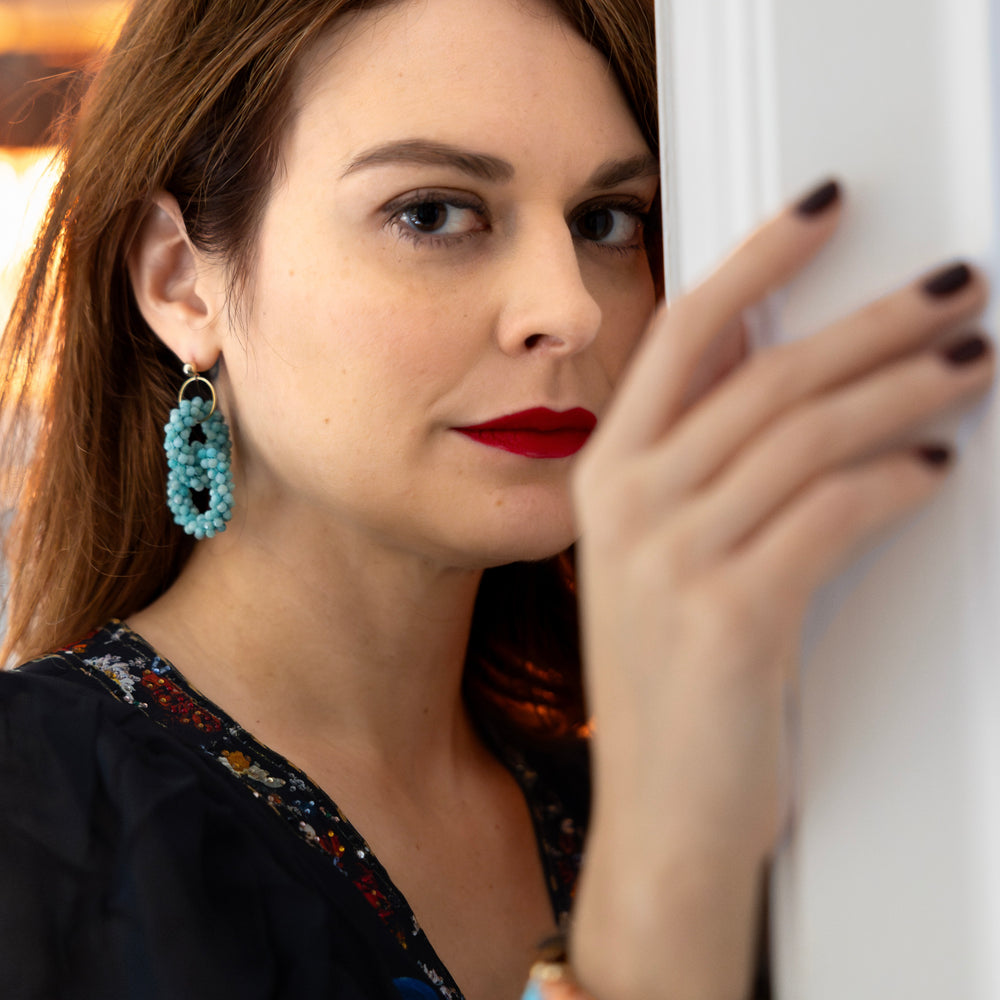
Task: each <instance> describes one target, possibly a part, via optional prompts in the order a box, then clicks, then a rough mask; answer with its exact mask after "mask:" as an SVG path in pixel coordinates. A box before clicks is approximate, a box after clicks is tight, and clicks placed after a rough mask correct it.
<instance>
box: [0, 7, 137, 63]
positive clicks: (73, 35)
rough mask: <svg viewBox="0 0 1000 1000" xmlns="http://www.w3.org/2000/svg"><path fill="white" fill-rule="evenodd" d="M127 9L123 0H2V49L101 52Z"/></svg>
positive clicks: (0, 26) (75, 52) (0, 33)
mask: <svg viewBox="0 0 1000 1000" xmlns="http://www.w3.org/2000/svg"><path fill="white" fill-rule="evenodd" d="M124 9H125V4H124V3H122V2H121V0H0V51H2V52H47V53H53V52H69V53H72V54H74V55H75V54H78V53H83V52H95V51H98V50H99V49H101V48H103V46H104V45H105V44H106V42H107V40H108V38H109V37H110V36H111V35H112V34H113V33H114V32H115V30H116V29H117V28H118V26H119V24H120V23H121V18H122V13H123V11H124Z"/></svg>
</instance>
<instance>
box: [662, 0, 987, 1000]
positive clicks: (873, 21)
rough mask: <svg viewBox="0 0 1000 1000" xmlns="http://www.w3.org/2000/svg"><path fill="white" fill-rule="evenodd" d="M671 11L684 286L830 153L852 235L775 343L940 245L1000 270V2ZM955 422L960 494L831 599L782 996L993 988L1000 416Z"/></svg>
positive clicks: (877, 0)
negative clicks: (996, 98)
mask: <svg viewBox="0 0 1000 1000" xmlns="http://www.w3.org/2000/svg"><path fill="white" fill-rule="evenodd" d="M658 16H659V18H660V30H661V39H660V53H661V65H660V69H661V80H662V81H663V82H662V84H661V86H662V88H663V94H664V97H665V102H664V108H663V114H664V115H665V116H666V117H667V119H668V120H667V122H666V125H667V128H666V129H665V131H664V136H665V140H666V141H665V146H666V149H665V155H664V163H665V170H666V178H665V184H666V190H667V197H666V198H665V203H666V205H665V207H666V211H667V219H666V228H667V246H668V258H669V259H668V276H669V289H670V293H671V295H676V294H677V293H678V291H680V290H683V289H684V288H685V287H688V286H689V285H690V284H691V283H692V282H693V281H694V280H696V279H697V277H698V276H699V275H700V274H702V273H704V272H705V271H706V270H707V268H708V267H709V265H710V263H711V262H712V261H714V260H716V259H717V258H718V257H719V256H720V255H721V254H722V252H723V251H725V250H726V249H728V248H729V247H730V246H731V245H732V244H733V242H734V241H735V240H736V239H737V238H739V237H740V236H741V235H742V234H743V233H744V232H745V231H746V230H747V229H748V228H749V226H750V224H751V223H753V222H754V221H755V220H757V219H759V218H761V217H762V216H763V215H765V214H766V213H767V212H768V211H770V210H771V209H772V208H775V207H777V205H778V204H779V203H780V202H781V201H782V200H784V199H787V198H790V197H793V196H794V195H795V194H797V193H799V192H802V191H804V190H805V189H807V188H808V187H809V186H810V185H811V184H813V183H815V182H816V181H819V180H821V179H823V177H824V176H825V175H827V174H828V173H835V174H837V175H839V176H840V177H841V178H842V179H843V180H844V181H845V183H846V190H847V202H846V207H845V213H844V222H843V226H842V229H841V232H840V233H839V234H838V236H837V237H836V239H835V241H834V243H833V244H832V245H831V246H830V247H829V248H828V250H827V251H825V252H824V255H823V257H822V258H821V260H820V261H819V262H818V263H817V264H816V265H815V266H814V267H813V268H811V269H810V271H809V272H808V273H807V274H805V275H804V276H803V277H801V278H800V279H797V280H796V282H794V283H793V285H792V286H791V288H790V289H789V291H788V293H787V295H785V296H783V297H782V299H781V300H780V301H775V302H772V303H769V304H768V309H767V310H766V311H765V317H766V319H767V321H768V324H769V327H768V330H767V331H766V334H765V335H766V337H767V338H770V339H776V340H780V339H785V338H788V337H792V336H797V335H800V334H803V333H806V332H809V331H810V330H813V329H816V328H818V327H819V326H821V325H822V324H823V323H824V322H826V321H828V320H829V319H830V318H832V317H833V316H835V315H839V314H841V313H843V312H844V311H845V310H847V309H848V308H850V307H851V306H853V305H855V304H860V303H861V302H864V301H867V300H868V299H870V298H872V297H873V296H876V295H878V294H881V293H882V292H884V291H886V290H888V289H890V288H892V287H894V286H896V285H897V284H899V283H900V282H901V281H904V280H907V279H909V278H912V277H914V276H915V275H917V274H919V273H921V272H922V271H923V270H924V269H925V268H926V267H927V266H929V265H933V264H934V263H935V262H937V261H939V260H940V259H942V258H944V257H949V256H962V257H966V258H972V259H974V260H976V261H977V262H979V263H980V264H982V265H984V266H985V267H986V268H987V269H988V270H990V271H992V272H993V275H994V279H995V281H996V280H997V279H1000V268H998V266H997V264H998V261H1000V197H998V195H1000V111H998V107H997V104H996V103H994V102H993V100H992V98H991V93H992V94H1000V0H837V3H823V4H819V3H811V2H809V0H661V2H658ZM991 81H992V85H991ZM998 319H1000V310H998V309H997V307H996V306H995V305H994V306H993V307H991V310H990V313H989V315H988V317H987V320H986V323H987V328H988V329H991V330H996V328H997V320H998ZM947 430H948V429H947V428H938V429H936V430H935V431H933V432H932V433H935V434H938V433H945V432H946V431H947ZM951 430H954V428H952V429H951ZM958 434H959V438H960V440H961V442H962V451H963V455H962V459H961V461H960V463H959V467H958V468H957V470H956V471H955V472H954V473H953V474H952V477H951V480H950V482H949V484H948V485H947V487H946V489H945V490H944V492H943V494H942V495H941V496H940V497H939V498H938V499H937V500H936V501H935V502H934V504H933V505H932V506H931V508H930V509H928V510H927V511H925V512H923V513H922V514H920V515H918V516H917V517H915V518H913V519H911V520H910V521H909V522H908V523H907V524H905V525H904V526H903V527H902V528H901V529H900V530H898V531H896V532H895V533H894V534H893V535H892V536H891V537H890V538H887V539H886V540H885V541H884V543H883V544H882V545H881V546H880V547H879V549H878V551H877V552H875V553H874V554H872V555H871V556H869V557H867V558H866V559H865V560H864V562H863V563H862V564H860V565H857V566H855V567H853V568H852V569H851V570H850V571H849V572H848V573H846V574H845V575H844V576H843V577H842V578H840V579H839V580H838V581H836V582H835V583H834V584H833V585H832V586H831V587H830V588H828V590H827V591H826V592H825V593H824V594H823V595H821V596H820V599H819V600H818V602H817V604H816V606H815V609H814V620H813V625H812V629H811V633H810V637H809V640H808V643H807V657H806V666H805V669H804V671H803V676H802V679H801V685H800V691H799V697H798V699H797V701H796V702H795V704H794V705H793V706H792V708H793V712H792V717H793V725H792V726H791V727H790V729H791V730H794V731H795V732H794V734H793V737H792V738H793V745H794V752H793V758H794V773H795V775H796V782H795V784H796V792H795V795H796V821H795V824H794V826H793V832H792V835H791V837H790V839H789V841H788V843H787V844H786V845H785V846H784V847H783V849H782V851H781V854H780V857H779V859H778V863H777V866H776V875H775V881H774V890H775V903H776V917H775V938H776V963H777V980H778V994H779V997H780V998H781V1000H844V998H848V997H849V998H850V1000H897V998H899V1000H902V998H904V997H905V998H906V1000H932V998H933V1000H940V998H941V997H956V998H961V1000H994V998H1000V945H998V941H1000V411H998V409H997V408H995V407H990V406H984V407H983V408H982V409H981V410H980V412H979V414H978V415H977V417H976V418H975V419H973V420H968V421H966V423H965V424H964V425H963V426H962V427H961V428H960V429H959V431H958Z"/></svg>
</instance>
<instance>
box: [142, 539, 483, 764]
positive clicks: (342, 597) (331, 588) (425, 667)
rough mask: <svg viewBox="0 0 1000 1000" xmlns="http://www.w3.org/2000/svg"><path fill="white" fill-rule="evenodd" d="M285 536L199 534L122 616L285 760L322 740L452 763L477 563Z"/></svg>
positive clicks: (320, 748) (372, 759)
mask: <svg viewBox="0 0 1000 1000" xmlns="http://www.w3.org/2000/svg"><path fill="white" fill-rule="evenodd" d="M295 541H296V540H295V539H294V538H289V537H287V536H286V537H285V538H283V539H275V538H274V537H271V536H269V537H268V538H267V539H266V541H261V540H259V539H255V538H252V537H247V534H242V533H241V535H240V537H239V538H235V537H234V538H229V537H227V536H226V535H223V536H220V537H219V538H217V539H213V540H212V542H211V543H208V544H206V543H199V545H198V547H197V548H196V549H195V552H194V554H193V556H192V558H191V560H190V561H189V563H188V564H187V565H186V566H185V568H184V570H183V572H182V573H181V575H180V577H179V578H178V580H177V581H176V583H175V584H174V585H173V586H172V587H171V588H170V589H169V590H168V591H167V592H166V593H165V594H164V595H163V596H162V597H161V598H159V599H158V600H157V601H156V602H155V603H154V604H152V605H151V606H150V607H149V608H147V609H145V610H143V611H141V612H138V613H137V614H135V615H133V616H131V617H130V618H129V623H130V624H131V625H132V627H134V628H135V629H136V631H137V632H139V633H140V634H141V635H143V636H144V637H145V638H146V639H147V640H148V641H149V642H150V643H151V644H152V645H153V646H154V647H155V648H156V649H157V651H158V652H160V653H161V654H162V655H163V656H164V657H166V658H167V659H169V660H170V661H171V662H172V663H174V665H175V666H176V667H177V668H178V670H180V672H181V673H182V674H184V675H185V677H187V679H188V680H189V681H190V682H191V683H192V684H193V685H194V686H195V687H196V688H198V689H199V690H200V691H201V692H202V693H203V694H204V695H205V696H206V697H208V698H210V699H211V700H212V701H215V702H216V703H217V704H218V705H220V707H222V708H223V709H225V710H226V711H227V712H228V713H229V714H230V715H232V716H233V717H234V718H235V719H236V720H237V721H238V722H239V723H240V724H241V725H242V726H244V728H246V729H247V730H248V731H249V732H251V733H253V734H254V735H255V736H257V737H258V738H259V739H261V741H262V742H265V743H267V744H269V745H271V746H272V747H274V748H275V749H276V750H278V751H279V752H282V753H283V754H284V755H285V756H286V757H289V759H292V760H298V759H301V753H297V751H298V750H301V749H303V748H306V747H307V748H308V749H309V753H310V754H311V755H315V754H318V753H319V754H322V753H323V752H324V748H329V750H330V752H331V753H333V752H335V753H336V754H337V755H338V756H340V757H343V756H344V755H347V756H348V757H351V758H355V757H356V758H357V759H358V760H359V761H362V760H363V761H365V762H366V763H367V765H368V766H372V767H376V768H379V767H385V768H386V769H387V770H391V771H393V772H394V773H397V774H403V773H405V772H408V771H413V772H415V773H419V774H422V775H424V780H428V778H429V776H430V775H432V774H434V773H437V772H439V771H440V770H441V769H448V768H453V767H455V766H456V764H457V763H458V761H459V760H460V759H461V758H463V757H466V756H467V755H468V752H469V750H470V749H471V745H472V743H473V742H474V741H475V736H474V734H473V732H472V728H471V724H470V722H469V719H468V716H467V713H466V711H465V708H464V704H463V701H462V696H461V683H462V672H463V667H464V661H465V651H466V645H467V642H468V635H469V626H470V622H471V618H472V609H473V605H474V602H475V596H476V591H477V588H478V584H479V579H480V576H481V572H480V571H475V570H464V569H448V568H443V567H441V566H434V565H431V564H430V563H429V562H428V561H426V560H421V559H417V558H415V557H413V556H412V555H409V554H404V553H399V552H393V551H392V550H390V549H388V548H385V547H378V546H375V545H372V544H367V545H366V544H362V543H359V542H357V540H355V541H354V543H353V544H350V545H348V544H338V545H334V544H328V545H325V546H319V545H315V544H313V545H308V544H294V542H295ZM429 722H432V724H429Z"/></svg>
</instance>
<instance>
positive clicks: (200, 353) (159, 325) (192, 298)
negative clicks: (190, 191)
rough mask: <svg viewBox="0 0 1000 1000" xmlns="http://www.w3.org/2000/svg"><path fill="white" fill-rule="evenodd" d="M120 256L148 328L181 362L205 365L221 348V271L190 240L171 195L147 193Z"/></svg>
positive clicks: (199, 366) (215, 356)
mask: <svg viewBox="0 0 1000 1000" xmlns="http://www.w3.org/2000/svg"><path fill="white" fill-rule="evenodd" d="M126 262H127V265H128V273H129V279H130V280H131V282H132V292H133V294H134V295H135V300H136V302H137V304H138V306H139V311H140V312H141V313H142V315H143V318H144V319H145V320H146V322H147V323H148V324H149V326H150V328H151V329H152V330H153V332H154V333H155V334H156V335H157V336H158V337H159V338H160V340H162V341H163V342H164V343H165V344H166V345H167V347H169V348H170V349H171V350H172V351H173V352H174V354H176V355H177V357H178V358H179V359H180V360H181V361H182V362H185V363H188V364H193V365H194V366H195V368H197V369H198V371H207V370H208V369H209V368H211V367H212V365H213V364H215V362H216V360H217V359H218V356H219V353H220V351H221V349H222V343H221V340H220V331H219V330H218V329H217V323H216V320H217V318H218V317H220V316H225V315H226V310H225V287H226V284H225V277H224V275H223V274H221V273H220V268H219V266H218V265H216V264H215V263H214V262H209V261H206V260H205V258H204V256H203V255H202V254H200V253H199V252H198V250H197V249H195V247H194V245H193V244H192V243H191V240H190V238H189V237H188V233H187V227H186V226H185V224H184V218H183V216H182V215H181V210H180V207H179V206H178V204H177V200H176V199H175V198H174V197H173V195H170V194H167V193H166V192H164V191H161V192H159V193H158V194H157V195H156V197H155V198H154V199H153V201H152V203H151V204H150V206H149V208H148V209H147V211H146V214H145V216H144V217H143V219H142V222H141V224H140V226H139V232H138V233H137V235H136V237H135V239H134V240H133V242H132V245H131V247H130V248H129V251H128V254H127V258H126Z"/></svg>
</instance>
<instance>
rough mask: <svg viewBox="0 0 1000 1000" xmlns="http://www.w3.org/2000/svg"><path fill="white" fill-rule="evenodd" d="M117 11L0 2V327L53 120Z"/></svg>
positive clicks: (85, 3)
mask: <svg viewBox="0 0 1000 1000" xmlns="http://www.w3.org/2000/svg"><path fill="white" fill-rule="evenodd" d="M124 11H125V4H124V3H123V2H122V0H0V328H2V325H3V324H4V323H5V322H6V319H7V316H8V314H9V312H10V307H11V303H12V302H13V296H14V289H15V288H16V285H17V282H18V280H19V276H20V270H21V266H22V263H23V260H24V256H25V254H26V253H27V252H28V250H29V249H30V246H31V239H32V235H33V233H34V230H35V227H36V226H37V224H38V221H39V220H40V218H41V215H42V212H43V211H44V207H45V202H46V199H47V197H48V192H49V189H50V187H51V184H52V181H53V175H54V171H53V169H52V167H53V156H54V153H55V149H54V147H53V145H52V142H53V135H54V129H56V128H57V124H58V116H59V114H60V112H61V111H62V109H63V107H64V104H65V101H66V99H67V97H68V96H70V95H72V94H74V93H79V90H80V87H81V85H82V83H83V81H84V80H85V78H86V74H87V72H88V70H90V69H92V68H93V67H94V65H95V63H96V62H97V61H98V60H99V58H100V54H101V51H102V50H103V48H104V47H105V46H106V45H107V43H108V41H109V40H110V39H111V38H112V37H113V35H114V32H115V30H116V29H117V27H118V25H119V24H120V22H121V19H122V17H123V16H124Z"/></svg>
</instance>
